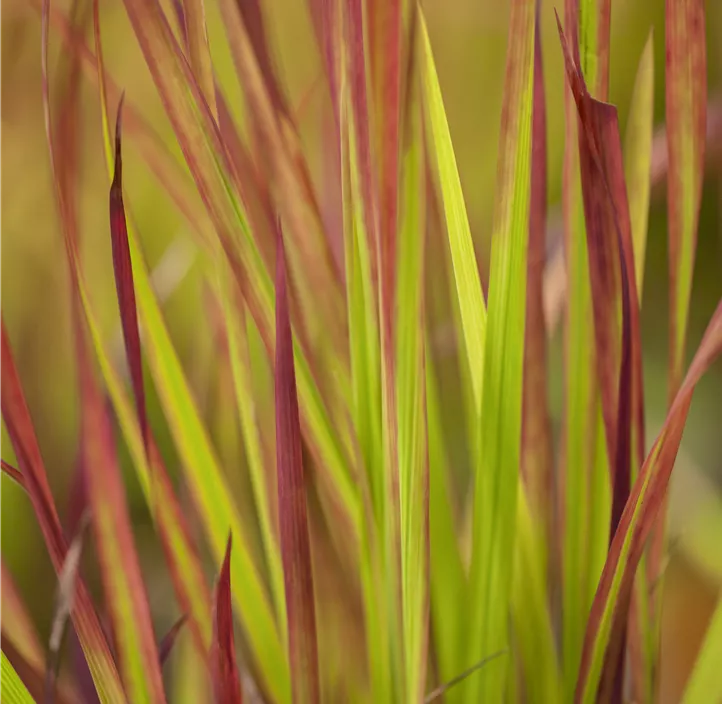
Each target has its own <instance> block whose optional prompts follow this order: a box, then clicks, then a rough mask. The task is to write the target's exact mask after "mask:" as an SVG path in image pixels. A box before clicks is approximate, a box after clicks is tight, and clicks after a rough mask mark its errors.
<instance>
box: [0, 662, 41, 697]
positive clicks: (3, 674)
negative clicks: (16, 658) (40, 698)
mask: <svg viewBox="0 0 722 704" xmlns="http://www.w3.org/2000/svg"><path fill="white" fill-rule="evenodd" d="M0 663H2V669H1V671H0V697H2V700H3V701H4V702H6V704H34V702H35V700H34V699H33V698H32V697H31V696H30V692H28V690H27V687H26V686H25V685H24V684H23V681H22V680H21V679H20V677H18V673H17V672H15V668H14V667H13V666H12V664H11V663H10V660H8V658H7V656H6V655H5V651H3V652H2V653H1V654H0Z"/></svg>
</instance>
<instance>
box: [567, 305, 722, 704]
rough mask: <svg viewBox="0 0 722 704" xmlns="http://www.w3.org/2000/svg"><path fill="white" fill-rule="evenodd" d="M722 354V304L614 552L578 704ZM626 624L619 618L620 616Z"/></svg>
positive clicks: (593, 679) (591, 685)
mask: <svg viewBox="0 0 722 704" xmlns="http://www.w3.org/2000/svg"><path fill="white" fill-rule="evenodd" d="M720 353H722V301H721V302H720V304H719V305H718V306H717V309H716V310H715V313H714V315H713V316H712V319H711V320H710V323H709V325H708V326H707V331H706V333H705V335H704V338H703V339H702V342H701V343H700V346H699V348H698V349H697V353H696V355H695V357H694V360H693V361H692V364H691V366H690V368H689V371H688V372H687V376H686V377H685V380H684V382H683V384H682V385H681V387H680V389H679V391H678V392H677V395H676V397H675V399H674V402H673V403H672V406H671V407H670V410H669V412H668V414H667V419H666V420H665V423H664V426H663V427H662V431H661V432H660V434H659V435H658V437H657V439H656V441H655V443H654V445H653V446H652V449H651V450H650V452H649V454H648V455H647V459H646V460H645V462H644V465H643V467H642V470H641V472H640V474H639V477H638V478H637V481H636V482H635V484H634V487H633V489H632V492H631V494H630V497H629V500H628V501H627V505H626V506H625V509H624V512H623V514H622V517H621V520H620V522H619V526H618V528H617V531H616V533H615V535H614V539H613V541H612V544H611V546H610V550H609V556H608V559H607V562H606V564H605V566H604V571H603V572H602V578H601V580H600V583H599V587H598V589H597V593H596V596H595V598H594V603H593V605H592V611H591V614H590V617H589V622H588V625H587V632H586V635H585V639H584V649H583V652H582V664H581V668H580V670H579V678H578V681H577V690H576V694H575V701H576V702H579V703H581V702H584V703H585V704H591V702H593V701H595V700H596V696H597V691H598V685H599V681H600V676H601V673H602V666H603V663H604V659H605V655H606V652H607V647H608V645H609V643H610V642H613V641H614V640H615V638H618V637H619V636H618V634H619V633H620V632H621V631H622V630H623V628H624V619H623V616H624V615H625V614H626V611H627V608H628V605H629V599H630V596H631V591H632V587H633V582H634V574H635V572H636V569H637V565H638V563H639V560H640V558H641V556H642V552H643V550H644V547H645V542H646V540H647V538H648V537H649V534H650V531H651V529H652V527H653V524H654V521H655V520H656V518H657V515H658V513H659V510H660V507H661V505H662V504H663V500H664V496H665V494H666V491H667V486H668V484H669V478H670V475H671V473H672V469H673V468H674V460H675V457H676V455H677V451H678V449H679V445H680V442H681V440H682V433H683V431H684V425H685V422H686V419H687V414H688V412H689V407H690V405H691V402H692V394H693V392H694V388H695V386H696V384H697V382H698V381H699V380H700V378H701V377H702V375H703V374H704V373H705V372H706V371H707V369H708V368H709V366H710V365H711V364H712V362H713V361H714V359H715V358H716V357H717V356H718V355H719V354H720ZM620 615H621V616H622V618H621V619H620V618H618V617H619V616H620Z"/></svg>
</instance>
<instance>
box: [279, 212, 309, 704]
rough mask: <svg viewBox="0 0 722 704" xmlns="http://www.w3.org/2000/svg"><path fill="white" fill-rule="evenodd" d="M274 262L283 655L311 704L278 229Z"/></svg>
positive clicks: (296, 426)
mask: <svg viewBox="0 0 722 704" xmlns="http://www.w3.org/2000/svg"><path fill="white" fill-rule="evenodd" d="M276 258H277V262H276V364H275V389H276V393H275V396H276V471H277V473H278V514H279V524H280V529H281V559H282V561H283V573H284V582H285V589H286V616H287V620H288V657H289V661H290V667H291V690H292V700H293V702H294V703H295V704H316V703H317V702H319V701H320V684H319V677H318V654H317V643H316V616H315V606H314V595H313V571H312V568H311V544H310V540H309V533H308V513H307V507H306V488H305V486H304V469H303V453H302V448H301V425H300V420H299V414H298V398H297V396H296V373H295V370H294V364H293V338H292V335H291V321H290V318H289V313H288V293H287V291H288V288H287V287H288V284H287V276H286V263H285V255H284V246H283V238H282V234H281V229H280V225H279V229H278V246H277V248H276Z"/></svg>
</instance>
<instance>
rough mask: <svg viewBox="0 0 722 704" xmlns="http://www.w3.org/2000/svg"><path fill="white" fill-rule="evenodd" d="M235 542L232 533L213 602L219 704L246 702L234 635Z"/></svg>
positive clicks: (214, 671)
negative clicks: (232, 545) (233, 555)
mask: <svg viewBox="0 0 722 704" xmlns="http://www.w3.org/2000/svg"><path fill="white" fill-rule="evenodd" d="M231 544H232V536H231V535H229V536H228V543H227V544H226V554H225V557H224V558H223V564H222V565H221V571H220V573H219V574H218V581H217V582H216V593H215V597H214V601H213V642H212V644H211V655H210V670H211V680H212V683H213V692H214V694H215V698H216V704H241V702H242V701H243V700H242V695H241V682H240V679H239V677H238V667H237V666H236V648H235V645H234V638H233V612H232V607H231V567H230V565H231Z"/></svg>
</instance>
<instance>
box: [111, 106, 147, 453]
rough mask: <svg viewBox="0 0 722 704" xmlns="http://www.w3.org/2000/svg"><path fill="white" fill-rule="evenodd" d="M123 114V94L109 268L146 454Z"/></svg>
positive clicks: (118, 122)
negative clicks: (127, 214) (125, 189)
mask: <svg viewBox="0 0 722 704" xmlns="http://www.w3.org/2000/svg"><path fill="white" fill-rule="evenodd" d="M122 116H123V95H121V96H120V102H119V103H118V116H117V119H116V123H115V171H114V174H113V183H112V184H111V186H110V236H111V239H112V245H113V271H114V272H115V289H116V292H117V294H118V308H119V309H120V319H121V323H122V326H123V340H124V341H125V353H126V356H127V358H128V366H129V367H130V377H131V380H132V382H133V394H134V395H135V404H136V409H137V412H138V421H139V423H140V431H141V433H142V435H143V444H144V446H145V451H146V455H148V440H149V438H148V419H147V415H146V405H145V389H144V387H143V362H142V358H141V352H140V331H139V329H138V310H137V307H136V302H135V288H134V286H133V267H132V264H131V261H130V247H129V244H128V226H127V223H126V220H125V206H124V205H123V160H122V155H121V137H122V135H121V128H122Z"/></svg>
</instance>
